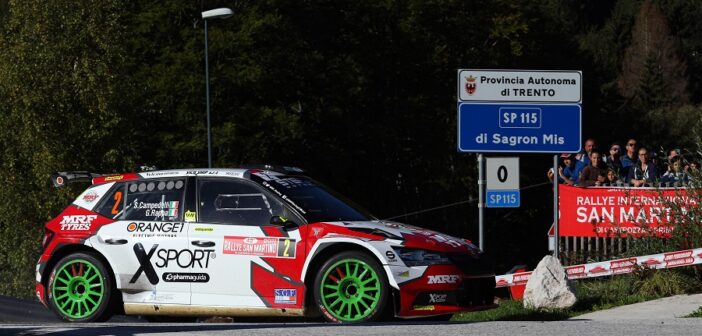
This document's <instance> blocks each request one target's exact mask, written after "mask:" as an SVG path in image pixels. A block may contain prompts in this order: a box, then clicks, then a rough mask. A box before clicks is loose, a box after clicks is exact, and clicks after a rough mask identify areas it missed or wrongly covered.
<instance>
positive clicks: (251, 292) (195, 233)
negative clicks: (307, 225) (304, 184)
mask: <svg viewBox="0 0 702 336" xmlns="http://www.w3.org/2000/svg"><path fill="white" fill-rule="evenodd" d="M197 185H198V188H197V189H198V199H197V203H198V209H197V214H196V216H194V214H190V218H191V219H196V222H195V223H191V224H190V226H189V230H188V238H189V240H190V242H191V243H193V244H194V243H196V242H197V243H199V244H212V247H213V248H214V250H215V252H216V259H213V260H211V265H210V267H209V279H208V281H207V283H193V284H192V304H194V305H208V306H229V307H277V306H281V307H290V308H292V307H301V305H302V303H303V299H302V298H303V297H304V296H303V291H304V285H303V284H302V282H301V281H300V271H301V269H302V264H303V263H304V257H305V253H304V252H305V251H304V244H302V242H301V235H300V228H299V227H292V228H289V229H285V228H283V227H282V226H279V225H271V224H270V221H271V217H272V216H276V215H277V216H282V217H285V218H291V220H292V221H297V223H301V221H300V219H299V218H298V217H296V215H295V214H294V213H292V212H291V211H290V209H288V208H286V207H285V206H284V205H283V203H282V202H281V201H280V200H279V199H278V198H276V197H275V196H273V195H272V194H270V193H269V192H267V191H265V190H263V189H261V188H260V187H259V186H258V185H256V184H254V183H253V182H251V181H247V180H244V179H237V178H212V177H198V183H197ZM186 216H187V214H186ZM293 218H294V219H293Z"/></svg>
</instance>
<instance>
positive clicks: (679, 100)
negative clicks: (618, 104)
mask: <svg viewBox="0 0 702 336" xmlns="http://www.w3.org/2000/svg"><path fill="white" fill-rule="evenodd" d="M678 53H679V51H678V48H677V45H676V42H675V39H674V37H673V36H671V35H670V29H669V28H668V24H667V20H666V18H665V16H664V15H663V13H662V12H661V11H660V9H659V8H658V6H656V5H655V4H653V3H652V2H651V1H646V2H644V3H643V4H642V5H641V8H640V10H639V14H638V15H637V17H636V21H635V22H634V26H633V28H632V31H631V45H630V46H629V47H628V48H627V49H626V52H625V55H624V61H623V63H622V72H621V75H620V78H619V82H618V88H619V92H620V93H621V95H622V96H624V97H626V98H628V99H630V100H632V101H633V102H634V106H636V107H637V108H638V110H639V111H643V112H647V111H649V110H652V109H655V108H658V107H662V106H668V105H677V106H679V105H683V104H685V103H687V102H688V101H689V95H688V93H687V91H686V89H687V79H686V75H685V70H686V65H685V61H684V60H682V59H681V58H680V57H679V56H678Z"/></svg>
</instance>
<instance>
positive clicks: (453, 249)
mask: <svg viewBox="0 0 702 336" xmlns="http://www.w3.org/2000/svg"><path fill="white" fill-rule="evenodd" d="M327 223H328V224H332V225H338V226H343V227H345V228H346V229H349V230H351V231H357V232H362V233H364V234H374V235H379V236H383V237H385V238H387V239H396V240H401V241H402V245H403V247H408V248H417V249H426V250H431V251H438V252H448V253H468V254H471V255H477V254H479V253H480V251H479V249H478V247H476V246H475V245H474V244H473V243H471V242H470V241H469V240H466V239H463V238H457V237H453V236H449V235H447V234H443V233H439V232H436V231H433V230H429V229H425V228H421V227H417V226H413V225H408V224H403V223H398V222H393V221H380V220H379V221H354V222H327Z"/></svg>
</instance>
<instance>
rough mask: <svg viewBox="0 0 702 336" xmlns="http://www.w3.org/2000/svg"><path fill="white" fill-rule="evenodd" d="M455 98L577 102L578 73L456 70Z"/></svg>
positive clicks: (580, 97) (579, 78) (580, 96)
mask: <svg viewBox="0 0 702 336" xmlns="http://www.w3.org/2000/svg"><path fill="white" fill-rule="evenodd" d="M458 84H459V85H458V101H473V102H477V101H482V102H488V101H490V102H497V101H499V102H539V103H544V102H549V103H576V104H577V103H580V102H581V101H582V72H580V71H560V70H559V71H549V70H478V69H464V70H458Z"/></svg>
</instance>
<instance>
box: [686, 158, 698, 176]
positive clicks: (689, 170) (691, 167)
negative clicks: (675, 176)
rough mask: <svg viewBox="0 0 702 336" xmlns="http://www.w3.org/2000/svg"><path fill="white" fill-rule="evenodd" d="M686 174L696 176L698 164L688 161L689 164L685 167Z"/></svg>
mask: <svg viewBox="0 0 702 336" xmlns="http://www.w3.org/2000/svg"><path fill="white" fill-rule="evenodd" d="M685 169H686V170H687V173H688V174H697V173H698V172H699V170H700V164H699V163H697V161H690V164H688V165H687V167H685Z"/></svg>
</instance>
